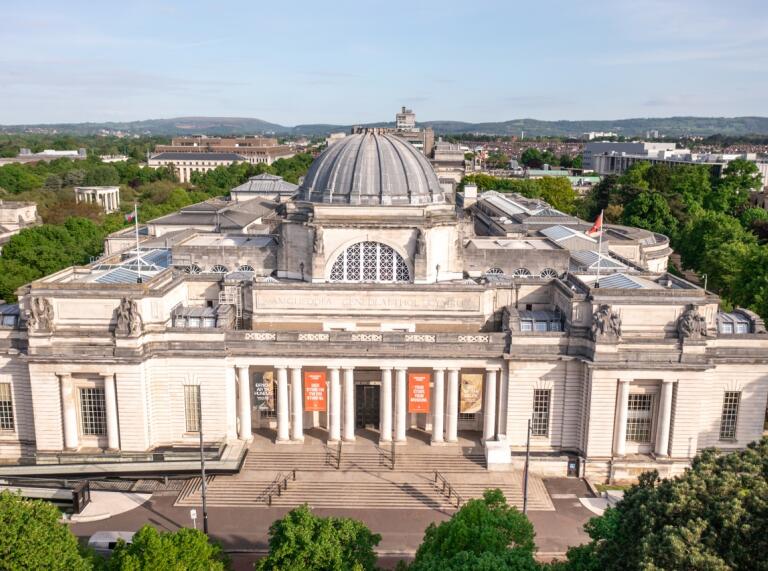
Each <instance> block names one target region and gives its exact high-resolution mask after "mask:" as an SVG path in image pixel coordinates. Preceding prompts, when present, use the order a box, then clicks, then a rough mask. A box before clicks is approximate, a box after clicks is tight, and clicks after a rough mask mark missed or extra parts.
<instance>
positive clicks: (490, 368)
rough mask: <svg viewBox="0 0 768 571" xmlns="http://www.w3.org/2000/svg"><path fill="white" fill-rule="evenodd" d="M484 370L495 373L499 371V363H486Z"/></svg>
mask: <svg viewBox="0 0 768 571" xmlns="http://www.w3.org/2000/svg"><path fill="white" fill-rule="evenodd" d="M485 371H486V372H487V373H490V372H494V373H497V372H499V371H501V365H486V367H485Z"/></svg>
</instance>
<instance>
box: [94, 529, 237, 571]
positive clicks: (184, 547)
mask: <svg viewBox="0 0 768 571" xmlns="http://www.w3.org/2000/svg"><path fill="white" fill-rule="evenodd" d="M156 569H162V570H164V571H224V570H225V569H229V558H228V557H227V555H226V554H225V553H224V552H223V551H222V549H221V546H219V545H218V544H217V543H212V542H210V541H209V540H208V537H207V536H206V535H205V534H204V533H203V532H202V531H199V530H197V529H189V528H181V529H179V530H178V531H173V532H165V533H160V532H158V531H157V530H156V529H155V528H154V527H152V526H150V525H145V526H144V527H142V528H141V529H140V530H139V531H137V532H136V534H135V535H134V536H133V539H132V541H131V543H130V544H126V543H125V542H124V541H122V540H120V541H119V542H118V545H117V547H116V548H115V551H114V553H113V554H112V557H110V559H109V561H108V562H107V570H108V571H155V570H156Z"/></svg>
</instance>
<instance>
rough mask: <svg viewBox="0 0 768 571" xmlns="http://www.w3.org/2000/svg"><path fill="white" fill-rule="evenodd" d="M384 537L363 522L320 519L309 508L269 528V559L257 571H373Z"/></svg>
mask: <svg viewBox="0 0 768 571" xmlns="http://www.w3.org/2000/svg"><path fill="white" fill-rule="evenodd" d="M379 541H381V536H380V535H378V534H375V533H371V531H370V530H369V529H368V528H367V527H366V526H365V525H364V524H363V523H362V522H360V521H357V520H354V519H350V518H338V517H318V516H315V515H314V514H313V513H312V512H311V510H310V509H309V507H307V505H306V504H304V505H302V506H299V507H297V508H295V509H293V510H291V511H290V512H288V513H287V514H286V515H285V517H283V518H282V519H279V520H277V521H275V522H274V523H272V525H271V526H270V528H269V555H267V557H265V558H264V559H262V560H261V561H259V562H258V563H257V564H256V569H257V571H268V570H269V571H278V570H283V569H284V570H288V569H296V570H297V571H298V570H299V569H301V570H302V571H304V570H306V571H314V570H316V571H321V570H322V571H342V570H348V569H349V570H354V571H364V570H365V571H372V570H373V569H375V568H376V554H375V553H374V551H373V548H374V547H375V546H376V545H378V543H379Z"/></svg>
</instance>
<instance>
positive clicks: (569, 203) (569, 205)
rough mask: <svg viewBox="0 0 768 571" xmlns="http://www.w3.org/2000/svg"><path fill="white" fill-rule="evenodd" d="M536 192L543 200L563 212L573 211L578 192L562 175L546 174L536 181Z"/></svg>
mask: <svg viewBox="0 0 768 571" xmlns="http://www.w3.org/2000/svg"><path fill="white" fill-rule="evenodd" d="M535 183H536V185H535V186H536V192H537V194H538V196H540V197H541V199H542V200H544V201H546V202H547V203H548V204H550V205H551V206H553V207H554V208H556V209H558V210H562V211H563V212H568V213H573V211H574V205H575V202H576V198H577V194H576V191H575V190H573V187H572V186H571V183H570V182H569V181H568V179H567V178H565V177H562V176H557V177H555V176H545V177H543V178H540V179H538V180H536V181H535Z"/></svg>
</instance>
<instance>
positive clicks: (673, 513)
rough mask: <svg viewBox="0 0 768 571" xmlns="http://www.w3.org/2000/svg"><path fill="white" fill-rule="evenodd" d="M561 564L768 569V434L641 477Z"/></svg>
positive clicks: (693, 570) (587, 568) (596, 570)
mask: <svg viewBox="0 0 768 571" xmlns="http://www.w3.org/2000/svg"><path fill="white" fill-rule="evenodd" d="M586 530H587V532H588V533H589V536H590V537H591V538H592V541H591V542H590V543H588V544H586V545H583V546H579V547H574V548H571V549H570V550H569V551H568V562H567V564H565V565H564V566H563V568H564V569H568V570H572V571H603V570H605V571H612V570H616V571H623V570H625V569H649V570H650V569H658V570H663V569H668V570H670V571H672V570H677V569H686V570H689V571H699V570H700V571H705V570H706V571H719V570H722V571H726V570H730V569H744V570H747V569H749V570H750V571H761V570H766V569H768V558H766V556H765V554H766V553H768V439H765V438H764V439H763V440H762V441H761V442H756V443H752V444H750V445H749V447H748V448H747V449H746V450H743V451H739V452H734V453H731V454H719V453H718V452H716V451H715V450H705V451H704V452H702V453H701V454H700V455H699V456H697V457H696V458H695V459H694V461H693V465H692V467H691V469H690V470H689V471H688V472H686V473H685V474H684V475H683V476H679V477H677V478H673V479H669V480H660V479H659V478H658V474H657V473H656V472H649V473H646V474H644V475H643V476H641V478H640V483H639V484H638V485H636V486H633V487H632V488H631V489H630V490H629V491H627V492H626V493H625V495H624V499H623V500H621V501H620V502H619V503H618V504H616V506H615V507H614V508H609V509H608V510H606V512H605V514H603V515H602V516H600V517H598V518H593V519H592V520H590V522H589V523H588V524H587V526H586Z"/></svg>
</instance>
